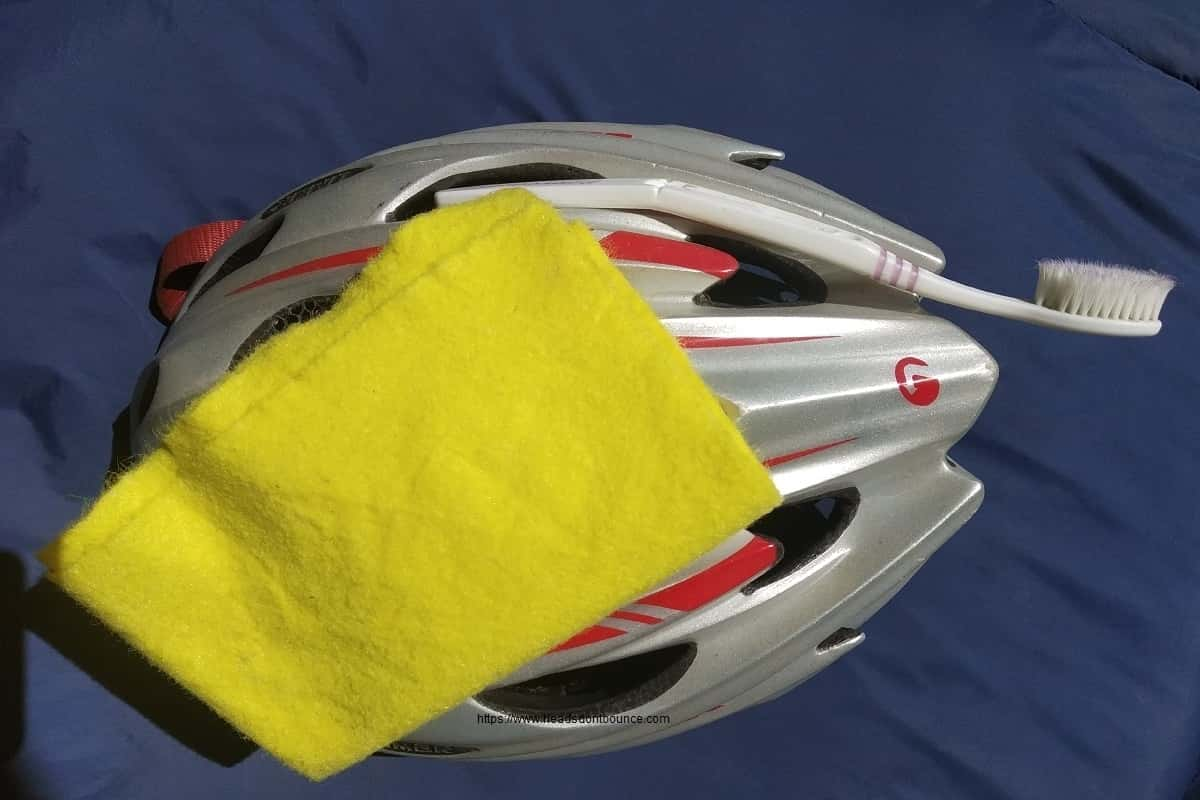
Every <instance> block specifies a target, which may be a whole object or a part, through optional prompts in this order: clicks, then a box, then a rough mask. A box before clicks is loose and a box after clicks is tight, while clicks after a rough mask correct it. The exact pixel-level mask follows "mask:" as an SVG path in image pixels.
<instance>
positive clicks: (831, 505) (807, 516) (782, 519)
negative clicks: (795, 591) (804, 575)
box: [742, 488, 860, 594]
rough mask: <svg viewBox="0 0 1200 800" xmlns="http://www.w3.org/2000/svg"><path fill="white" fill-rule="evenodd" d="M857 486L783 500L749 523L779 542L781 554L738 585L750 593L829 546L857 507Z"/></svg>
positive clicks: (808, 560) (751, 530)
mask: <svg viewBox="0 0 1200 800" xmlns="http://www.w3.org/2000/svg"><path fill="white" fill-rule="evenodd" d="M859 499H860V495H859V493H858V490H857V489H853V488H851V489H843V490H842V491H839V492H837V493H834V494H827V495H823V496H821V497H817V498H813V499H810V500H803V501H801V502H797V503H785V504H784V505H782V506H780V507H779V508H776V509H775V510H774V511H772V512H770V513H769V514H767V515H766V516H765V517H762V518H760V519H759V520H758V521H757V522H754V523H751V524H750V526H749V530H750V532H751V533H753V534H756V535H758V536H764V537H766V538H768V539H773V540H775V541H776V542H778V543H779V546H780V548H781V549H782V550H783V555H782V556H781V557H780V559H779V560H778V561H777V562H775V566H773V567H771V568H770V569H769V570H767V571H766V572H764V573H763V574H762V575H759V576H758V577H757V578H755V579H754V580H752V581H750V583H748V584H746V585H745V586H744V587H742V592H744V593H745V594H751V593H753V592H755V591H757V590H759V589H761V588H763V587H764V586H769V585H770V584H772V583H775V582H776V581H778V580H781V579H783V578H786V577H787V576H788V575H791V574H792V573H793V572H795V571H796V570H798V569H800V568H801V567H803V566H804V565H805V564H808V563H809V562H811V561H812V560H813V559H815V558H817V557H818V556H820V555H821V554H822V553H824V552H825V551H826V550H828V549H829V548H830V547H832V546H833V543H834V542H836V541H837V540H838V538H839V537H840V536H841V535H842V533H843V532H845V530H846V527H847V526H848V525H849V524H850V521H851V520H852V519H853V518H854V513H855V512H856V511H857V510H858V503H859Z"/></svg>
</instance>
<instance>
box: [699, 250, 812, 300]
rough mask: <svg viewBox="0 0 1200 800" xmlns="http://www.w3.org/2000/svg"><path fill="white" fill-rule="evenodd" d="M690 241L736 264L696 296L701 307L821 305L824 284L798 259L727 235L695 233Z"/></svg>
mask: <svg viewBox="0 0 1200 800" xmlns="http://www.w3.org/2000/svg"><path fill="white" fill-rule="evenodd" d="M688 238H689V241H692V242H695V243H696V244H702V245H704V246H706V247H712V248H714V249H716V250H721V251H723V252H725V253H728V254H729V255H731V256H733V257H734V258H736V259H737V261H738V270H737V272H735V273H733V275H731V276H729V277H728V278H726V279H725V280H723V281H721V282H719V283H715V284H713V285H712V286H710V287H708V288H707V289H705V290H704V291H703V292H701V293H700V294H699V295H698V296H697V297H696V302H697V303H700V304H701V305H710V306H723V307H726V308H760V307H770V306H808V305H815V304H817V303H824V302H825V299H826V298H827V297H828V295H829V290H828V287H827V286H826V285H825V281H824V279H823V278H821V276H820V275H818V274H817V273H816V272H815V271H814V270H813V269H812V268H811V267H809V266H808V265H807V264H805V263H804V262H803V261H801V260H800V259H798V258H795V257H793V256H788V255H784V254H782V253H778V252H775V251H773V250H768V249H767V248H765V247H760V246H759V245H756V244H752V243H750V242H744V241H741V240H738V239H733V238H730V237H727V236H711V235H708V234H697V235H694V236H690V237H688Z"/></svg>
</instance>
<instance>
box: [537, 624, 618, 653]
mask: <svg viewBox="0 0 1200 800" xmlns="http://www.w3.org/2000/svg"><path fill="white" fill-rule="evenodd" d="M624 634H625V631H623V630H621V629H620V628H610V627H608V626H607V625H593V626H592V627H590V628H588V629H587V630H586V631H580V632H579V633H577V634H575V635H574V636H572V637H571V638H570V639H567V640H566V641H565V642H563V643H562V644H560V645H558V646H557V647H555V648H554V649H552V650H551V651H550V652H551V653H557V652H559V651H560V650H570V649H571V648H573V647H583V646H584V645H585V644H595V643H596V642H603V641H604V640H605V639H611V638H613V637H614V636H623V635H624Z"/></svg>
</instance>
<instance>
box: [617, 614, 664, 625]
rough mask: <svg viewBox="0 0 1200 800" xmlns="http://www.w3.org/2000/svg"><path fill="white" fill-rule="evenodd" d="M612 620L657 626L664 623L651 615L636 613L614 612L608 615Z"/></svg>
mask: <svg viewBox="0 0 1200 800" xmlns="http://www.w3.org/2000/svg"><path fill="white" fill-rule="evenodd" d="M608 616H609V617H610V618H612V619H623V620H625V621H626V622H640V623H642V624H643V625H657V624H658V623H660V622H662V620H661V619H659V618H658V617H652V616H650V615H649V614H639V613H637V612H636V611H614V612H612V613H611V614H609V615H608Z"/></svg>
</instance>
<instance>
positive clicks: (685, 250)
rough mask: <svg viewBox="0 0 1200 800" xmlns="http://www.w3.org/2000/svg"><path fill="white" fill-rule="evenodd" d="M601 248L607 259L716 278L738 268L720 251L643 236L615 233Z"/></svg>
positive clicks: (729, 256)
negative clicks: (689, 270) (670, 267)
mask: <svg viewBox="0 0 1200 800" xmlns="http://www.w3.org/2000/svg"><path fill="white" fill-rule="evenodd" d="M600 246H601V247H603V248H604V252H605V253H607V254H608V257H609V258H613V259H623V260H626V261H644V262H646V263H649V264H666V265H668V266H672V267H683V268H684V269H694V270H696V271H697V272H704V273H706V274H708V275H712V276H713V277H716V278H728V277H729V276H730V275H732V274H733V273H735V272H737V269H738V262H737V259H736V258H734V257H733V256H731V255H729V254H728V253H725V252H723V251H721V250H717V249H715V248H712V247H705V246H704V245H702V244H696V243H695V242H681V241H678V240H676V239H665V238H663V237H662V236H651V235H649V234H646V233H634V232H632V231H614V232H613V233H610V234H608V235H607V236H605V237H604V238H603V239H601V240H600Z"/></svg>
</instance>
